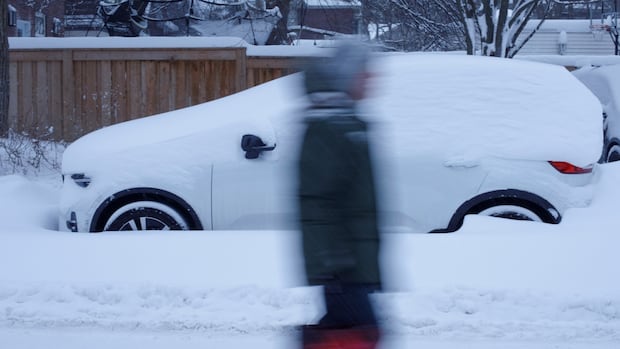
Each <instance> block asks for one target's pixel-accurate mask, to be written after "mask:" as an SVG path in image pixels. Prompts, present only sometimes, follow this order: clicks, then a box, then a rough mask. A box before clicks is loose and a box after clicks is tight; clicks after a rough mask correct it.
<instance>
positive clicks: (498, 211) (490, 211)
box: [477, 205, 544, 222]
mask: <svg viewBox="0 0 620 349" xmlns="http://www.w3.org/2000/svg"><path fill="white" fill-rule="evenodd" d="M477 214H479V215H483V216H490V217H498V218H508V219H514V220H519V221H533V222H544V219H543V218H542V217H540V216H539V215H538V214H536V213H535V212H534V211H532V210H530V209H527V208H525V207H521V206H517V205H498V206H492V207H489V208H486V209H484V210H482V211H480V212H478V213H477Z"/></svg>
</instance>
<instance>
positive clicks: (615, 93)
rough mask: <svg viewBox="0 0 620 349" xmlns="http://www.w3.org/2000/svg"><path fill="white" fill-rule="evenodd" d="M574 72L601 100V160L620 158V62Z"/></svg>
mask: <svg viewBox="0 0 620 349" xmlns="http://www.w3.org/2000/svg"><path fill="white" fill-rule="evenodd" d="M573 74H574V75H575V76H576V77H577V78H578V79H579V80H580V81H581V82H583V83H584V84H585V85H586V86H587V87H588V88H589V89H590V90H591V91H592V92H593V93H594V94H595V95H596V97H598V99H599V100H600V102H601V105H602V106H603V115H604V146H603V153H602V156H601V160H602V161H603V162H611V161H618V160H620V64H616V65H608V66H600V67H585V68H581V69H578V70H576V71H574V72H573Z"/></svg>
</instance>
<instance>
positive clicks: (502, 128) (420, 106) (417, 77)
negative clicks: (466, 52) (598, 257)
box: [367, 54, 602, 165]
mask: <svg viewBox="0 0 620 349" xmlns="http://www.w3.org/2000/svg"><path fill="white" fill-rule="evenodd" d="M377 69H378V74H377V75H378V78H377V80H378V82H377V84H376V90H377V91H376V93H377V96H376V97H375V98H372V99H371V100H369V101H368V103H367V104H368V106H369V108H370V109H372V110H373V111H372V112H371V113H372V114H379V115H382V117H384V118H385V120H388V121H391V124H394V125H398V127H399V130H398V133H399V134H406V135H407V137H405V139H404V140H403V142H404V143H405V144H397V146H398V147H399V149H407V151H418V152H420V153H421V154H436V155H437V156H442V157H455V156H456V157H480V156H498V157H505V158H519V159H530V160H554V161H570V162H573V163H575V164H578V165H587V164H591V163H593V162H595V161H596V159H598V157H599V156H600V151H601V149H602V112H601V108H600V104H599V103H598V101H597V99H596V97H594V96H593V95H592V93H590V91H589V90H588V89H587V88H585V87H584V86H583V85H582V84H581V83H580V82H579V81H578V80H577V79H576V78H574V77H573V76H572V75H571V74H570V73H569V72H568V71H566V70H565V69H564V68H563V67H560V66H553V65H547V64H541V63H534V62H527V61H516V60H509V59H498V58H489V57H472V56H454V55H440V54H436V55H393V56H390V57H387V58H386V59H385V61H384V62H382V64H380V65H378V68H377ZM402 119H406V120H408V121H410V122H402V121H403V120H402ZM413 146H415V147H416V148H417V149H411V148H412V147H413Z"/></svg>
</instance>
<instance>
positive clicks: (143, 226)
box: [104, 201, 189, 231]
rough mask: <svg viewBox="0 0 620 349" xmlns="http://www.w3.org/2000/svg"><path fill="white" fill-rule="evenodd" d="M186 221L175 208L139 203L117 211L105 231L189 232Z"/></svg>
mask: <svg viewBox="0 0 620 349" xmlns="http://www.w3.org/2000/svg"><path fill="white" fill-rule="evenodd" d="M188 229H189V226H188V224H187V222H186V221H185V219H183V217H182V216H181V215H180V214H179V213H178V212H177V211H176V210H174V209H173V208H171V207H169V206H166V205H164V204H162V203H159V202H155V201H138V202H132V203H130V204H127V205H125V206H123V207H121V208H119V209H118V210H116V211H115V212H114V213H113V214H112V215H111V216H110V218H108V220H107V222H106V224H105V228H104V230H105V231H124V230H188Z"/></svg>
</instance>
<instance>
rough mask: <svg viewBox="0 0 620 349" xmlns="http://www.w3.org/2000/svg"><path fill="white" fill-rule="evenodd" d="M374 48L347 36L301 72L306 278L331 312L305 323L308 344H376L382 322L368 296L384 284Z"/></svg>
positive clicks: (339, 347)
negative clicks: (367, 115) (371, 112)
mask: <svg viewBox="0 0 620 349" xmlns="http://www.w3.org/2000/svg"><path fill="white" fill-rule="evenodd" d="M369 59H370V52H369V50H368V48H367V47H365V46H363V45H361V44H355V43H351V42H347V43H344V44H341V45H340V46H339V47H337V48H336V50H335V52H334V55H333V56H331V57H329V58H327V59H321V60H318V61H315V62H314V63H312V64H310V65H308V66H307V67H306V69H305V71H304V84H305V88H306V92H307V94H308V99H309V101H310V107H309V108H308V110H307V111H306V118H305V123H306V130H305V134H304V138H303V143H302V147H301V154H300V158H299V167H298V171H299V172H298V176H299V177H298V180H299V182H298V185H299V187H298V199H299V209H300V224H301V232H302V241H303V252H304V262H305V270H306V278H307V282H308V284H309V285H313V286H322V287H323V296H324V301H325V308H326V313H325V315H324V316H323V317H322V318H321V319H320V321H319V322H318V324H316V325H307V326H304V327H303V328H302V342H303V349H353V348H355V349H373V348H375V347H376V345H377V342H378V340H379V336H380V333H379V326H378V324H377V318H376V316H375V311H374V310H373V307H372V304H371V302H370V300H369V294H370V293H372V292H375V291H379V290H380V289H381V275H380V270H379V260H378V259H379V248H380V235H379V229H378V223H377V203H376V193H375V180H374V177H373V167H372V159H371V154H370V148H369V144H368V134H367V131H368V125H367V123H366V122H365V121H363V120H362V119H360V118H359V117H358V113H357V110H356V107H357V104H358V102H359V101H360V100H361V99H363V98H364V97H366V93H367V83H368V79H369V76H370V74H369V66H368V63H369Z"/></svg>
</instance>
